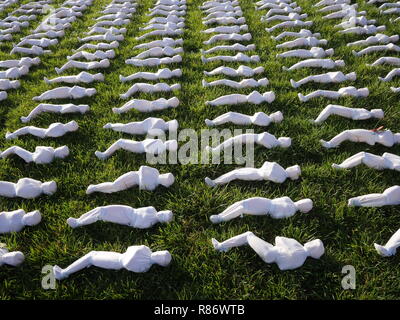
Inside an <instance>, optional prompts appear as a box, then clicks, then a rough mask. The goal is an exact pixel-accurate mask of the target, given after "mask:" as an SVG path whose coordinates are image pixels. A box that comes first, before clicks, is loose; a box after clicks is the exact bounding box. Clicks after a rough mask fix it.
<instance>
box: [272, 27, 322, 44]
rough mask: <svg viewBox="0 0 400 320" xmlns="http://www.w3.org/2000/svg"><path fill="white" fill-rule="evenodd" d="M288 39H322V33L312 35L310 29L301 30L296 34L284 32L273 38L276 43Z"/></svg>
mask: <svg viewBox="0 0 400 320" xmlns="http://www.w3.org/2000/svg"><path fill="white" fill-rule="evenodd" d="M286 37H293V38H309V37H314V38H320V37H321V34H320V33H312V32H311V31H310V30H308V29H301V30H300V31H299V32H294V31H284V32H282V33H280V34H278V35H277V36H271V38H272V39H274V40H275V41H280V40H282V39H283V38H286Z"/></svg>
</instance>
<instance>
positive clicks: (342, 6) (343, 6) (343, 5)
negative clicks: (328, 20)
mask: <svg viewBox="0 0 400 320" xmlns="http://www.w3.org/2000/svg"><path fill="white" fill-rule="evenodd" d="M346 8H349V5H348V4H347V3H335V4H331V5H328V6H325V7H323V8H321V9H318V10H317V11H318V12H332V11H338V10H339V11H341V10H343V9H346ZM352 8H353V9H356V8H358V4H357V3H355V4H354V5H353V6H352Z"/></svg>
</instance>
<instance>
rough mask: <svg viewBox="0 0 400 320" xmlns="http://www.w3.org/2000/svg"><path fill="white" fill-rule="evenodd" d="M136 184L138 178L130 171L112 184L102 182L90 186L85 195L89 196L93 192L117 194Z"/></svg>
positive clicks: (135, 173)
mask: <svg viewBox="0 0 400 320" xmlns="http://www.w3.org/2000/svg"><path fill="white" fill-rule="evenodd" d="M138 183H139V177H138V174H137V172H135V171H130V172H127V173H125V174H123V175H122V176H120V177H119V178H117V179H116V180H115V181H113V182H104V183H100V184H97V185H90V186H89V187H88V188H87V190H86V194H91V193H93V192H103V193H113V192H118V191H122V190H126V189H129V188H131V187H133V186H135V185H137V184H138Z"/></svg>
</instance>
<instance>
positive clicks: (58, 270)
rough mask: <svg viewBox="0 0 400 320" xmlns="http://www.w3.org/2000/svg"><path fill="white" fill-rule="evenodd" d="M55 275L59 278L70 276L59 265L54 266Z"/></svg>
mask: <svg viewBox="0 0 400 320" xmlns="http://www.w3.org/2000/svg"><path fill="white" fill-rule="evenodd" d="M53 275H54V278H56V279H57V280H63V279H65V278H68V276H67V275H65V274H64V273H63V270H62V269H61V268H60V267H59V266H57V265H56V266H54V267H53Z"/></svg>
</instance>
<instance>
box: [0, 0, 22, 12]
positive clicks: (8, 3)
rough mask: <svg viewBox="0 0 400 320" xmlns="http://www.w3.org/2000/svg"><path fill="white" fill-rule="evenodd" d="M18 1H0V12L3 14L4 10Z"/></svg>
mask: <svg viewBox="0 0 400 320" xmlns="http://www.w3.org/2000/svg"><path fill="white" fill-rule="evenodd" d="M18 1H19V0H5V1H2V2H1V4H0V12H3V11H4V10H5V9H7V8H8V7H11V6H12V5H14V4H16V3H18Z"/></svg>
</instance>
